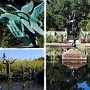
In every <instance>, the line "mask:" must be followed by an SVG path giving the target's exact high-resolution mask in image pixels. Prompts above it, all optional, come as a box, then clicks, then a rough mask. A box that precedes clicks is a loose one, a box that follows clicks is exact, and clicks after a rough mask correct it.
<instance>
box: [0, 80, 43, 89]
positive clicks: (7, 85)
mask: <svg viewBox="0 0 90 90" xmlns="http://www.w3.org/2000/svg"><path fill="white" fill-rule="evenodd" d="M43 88H44V85H42V84H39V83H36V82H34V81H17V82H15V81H9V82H6V81H0V90H43Z"/></svg>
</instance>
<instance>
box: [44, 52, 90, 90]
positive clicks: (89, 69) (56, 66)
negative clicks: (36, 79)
mask: <svg viewBox="0 0 90 90" xmlns="http://www.w3.org/2000/svg"><path fill="white" fill-rule="evenodd" d="M89 53H90V52H88V56H87V64H86V65H85V66H83V67H81V68H78V69H70V68H68V67H66V66H64V65H62V59H61V58H62V57H61V56H58V57H56V61H55V60H54V61H52V62H51V61H50V58H48V57H47V70H46V71H47V76H46V79H47V90H90V55H89ZM73 70H74V71H75V75H74V76H73Z"/></svg>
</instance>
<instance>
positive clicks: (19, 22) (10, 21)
mask: <svg viewBox="0 0 90 90" xmlns="http://www.w3.org/2000/svg"><path fill="white" fill-rule="evenodd" d="M7 6H8V7H10V8H11V7H12V8H13V9H14V10H15V11H16V13H17V15H14V14H11V13H8V12H7V11H6V10H4V9H3V8H0V10H2V11H3V12H4V14H1V16H0V22H2V23H4V24H5V25H7V27H8V28H9V30H10V32H11V33H12V34H13V35H14V37H16V38H18V39H20V40H21V41H22V42H23V43H24V45H25V46H30V47H36V46H37V45H36V37H37V36H38V35H37V33H39V34H41V35H44V31H43V30H42V29H41V27H42V22H41V21H40V20H38V17H39V15H40V14H41V13H42V12H43V11H44V2H42V3H41V4H40V5H38V6H36V7H35V8H34V3H33V1H31V2H30V3H28V4H27V5H24V6H23V7H22V8H21V10H18V9H17V8H15V7H14V6H12V5H7ZM33 8H34V10H33V12H32V14H31V15H30V13H31V11H32V9H33Z"/></svg>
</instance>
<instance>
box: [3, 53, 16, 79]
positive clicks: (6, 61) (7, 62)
mask: <svg viewBox="0 0 90 90" xmlns="http://www.w3.org/2000/svg"><path fill="white" fill-rule="evenodd" d="M5 57H6V55H5V53H4V54H3V58H4V60H3V64H5V65H6V67H7V68H6V70H7V76H8V79H9V77H10V65H11V64H13V63H14V62H15V60H16V59H15V60H13V61H12V62H10V60H6V59H5Z"/></svg>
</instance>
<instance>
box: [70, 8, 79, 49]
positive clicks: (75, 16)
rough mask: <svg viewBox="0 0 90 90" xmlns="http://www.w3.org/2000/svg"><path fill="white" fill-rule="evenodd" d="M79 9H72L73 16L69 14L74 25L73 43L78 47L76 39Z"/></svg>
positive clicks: (72, 25)
mask: <svg viewBox="0 0 90 90" xmlns="http://www.w3.org/2000/svg"><path fill="white" fill-rule="evenodd" d="M76 12H77V10H73V11H72V16H69V19H70V24H71V27H72V34H73V43H72V46H73V47H76V39H77V34H78V18H77V13H76Z"/></svg>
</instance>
